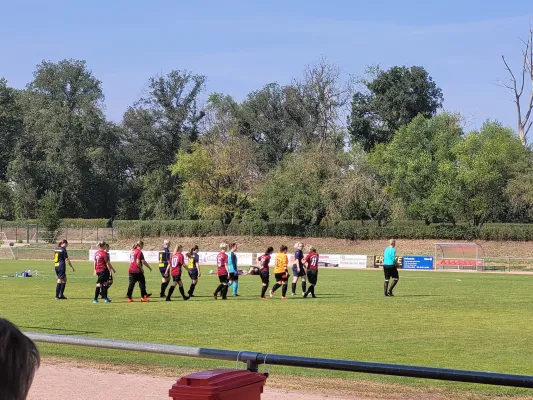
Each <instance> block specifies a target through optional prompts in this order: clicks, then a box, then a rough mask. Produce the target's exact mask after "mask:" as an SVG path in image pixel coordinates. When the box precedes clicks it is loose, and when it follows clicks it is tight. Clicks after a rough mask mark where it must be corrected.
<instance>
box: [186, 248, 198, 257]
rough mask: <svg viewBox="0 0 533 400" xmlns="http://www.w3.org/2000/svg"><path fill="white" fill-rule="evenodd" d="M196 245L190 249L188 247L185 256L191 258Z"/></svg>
mask: <svg viewBox="0 0 533 400" xmlns="http://www.w3.org/2000/svg"><path fill="white" fill-rule="evenodd" d="M197 247H198V246H194V247H193V248H192V249H190V250H189V251H188V252H187V254H185V255H186V256H187V258H192V257H194V250H196V248H197Z"/></svg>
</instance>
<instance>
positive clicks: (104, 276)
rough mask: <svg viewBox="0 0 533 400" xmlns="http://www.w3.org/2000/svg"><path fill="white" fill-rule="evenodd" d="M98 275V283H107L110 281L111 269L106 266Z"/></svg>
mask: <svg viewBox="0 0 533 400" xmlns="http://www.w3.org/2000/svg"><path fill="white" fill-rule="evenodd" d="M96 275H97V276H98V280H97V281H96V283H99V284H100V285H102V284H104V283H107V281H109V270H108V269H107V268H106V269H104V270H103V271H102V272H97V273H96Z"/></svg>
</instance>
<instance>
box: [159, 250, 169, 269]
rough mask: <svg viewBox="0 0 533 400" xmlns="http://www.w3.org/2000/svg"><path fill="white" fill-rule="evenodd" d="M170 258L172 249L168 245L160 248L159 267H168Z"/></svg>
mask: <svg viewBox="0 0 533 400" xmlns="http://www.w3.org/2000/svg"><path fill="white" fill-rule="evenodd" d="M169 260H170V250H169V249H168V247H163V248H162V249H161V250H159V268H166V267H168V261H169Z"/></svg>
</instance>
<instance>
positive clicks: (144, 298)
mask: <svg viewBox="0 0 533 400" xmlns="http://www.w3.org/2000/svg"><path fill="white" fill-rule="evenodd" d="M149 302H150V299H149V298H148V296H144V297H141V303H149Z"/></svg>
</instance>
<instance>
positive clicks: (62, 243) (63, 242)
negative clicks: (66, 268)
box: [57, 239, 68, 247]
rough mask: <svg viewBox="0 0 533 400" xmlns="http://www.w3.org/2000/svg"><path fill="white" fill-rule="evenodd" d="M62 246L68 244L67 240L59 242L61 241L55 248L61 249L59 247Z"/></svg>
mask: <svg viewBox="0 0 533 400" xmlns="http://www.w3.org/2000/svg"><path fill="white" fill-rule="evenodd" d="M64 244H68V241H67V239H63V240H61V241H60V242H59V243H58V244H57V247H61V246H62V245H64Z"/></svg>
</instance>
